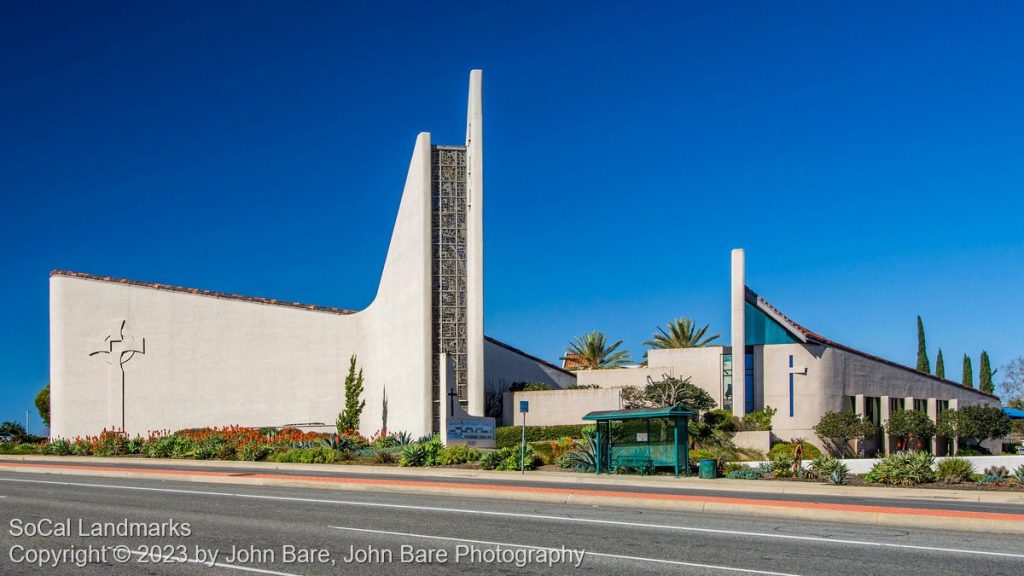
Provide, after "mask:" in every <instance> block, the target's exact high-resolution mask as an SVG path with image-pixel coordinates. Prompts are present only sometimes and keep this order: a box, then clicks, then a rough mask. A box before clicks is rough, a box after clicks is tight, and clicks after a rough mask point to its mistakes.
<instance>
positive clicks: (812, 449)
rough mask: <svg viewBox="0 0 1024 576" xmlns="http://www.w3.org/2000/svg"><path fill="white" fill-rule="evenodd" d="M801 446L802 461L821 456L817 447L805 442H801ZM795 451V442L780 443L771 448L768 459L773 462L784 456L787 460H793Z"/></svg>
mask: <svg viewBox="0 0 1024 576" xmlns="http://www.w3.org/2000/svg"><path fill="white" fill-rule="evenodd" d="M803 446H804V460H814V459H815V458H817V457H818V456H821V450H819V449H818V447H817V446H815V445H814V444H811V443H810V442H807V441H806V440H805V441H803ZM795 451H796V443H795V442H780V443H778V444H776V445H775V446H772V449H771V450H769V451H768V459H769V460H774V459H775V457H776V456H786V457H788V458H793V453H794V452H795Z"/></svg>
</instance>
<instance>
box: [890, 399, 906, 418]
mask: <svg viewBox="0 0 1024 576" xmlns="http://www.w3.org/2000/svg"><path fill="white" fill-rule="evenodd" d="M905 409H906V400H905V399H903V398H889V413H890V414H893V413H896V412H902V411H903V410H905Z"/></svg>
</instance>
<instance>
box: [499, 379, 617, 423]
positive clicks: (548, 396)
mask: <svg viewBox="0 0 1024 576" xmlns="http://www.w3.org/2000/svg"><path fill="white" fill-rule="evenodd" d="M520 400H528V401H529V402H530V411H529V412H528V413H527V414H526V424H527V425H529V426H551V425H555V424H585V423H587V422H586V421H585V420H583V416H584V415H585V414H587V413H589V412H594V411H597V410H618V409H619V408H621V406H620V404H619V389H618V388H583V389H575V390H544V391H539V392H514V393H513V392H506V393H505V395H504V404H505V409H504V412H503V420H502V422H503V424H502V425H503V426H510V425H513V424H515V425H517V426H518V425H521V424H522V423H523V419H522V414H521V413H520V412H519V401H520Z"/></svg>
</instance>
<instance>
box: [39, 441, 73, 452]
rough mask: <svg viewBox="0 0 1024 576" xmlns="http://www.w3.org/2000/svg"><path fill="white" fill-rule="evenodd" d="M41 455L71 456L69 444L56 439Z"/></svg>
mask: <svg viewBox="0 0 1024 576" xmlns="http://www.w3.org/2000/svg"><path fill="white" fill-rule="evenodd" d="M43 454H52V455H53V456H69V455H71V442H68V441H67V440H64V439H63V438H58V439H56V440H53V441H52V442H50V443H49V444H47V445H46V447H45V448H43Z"/></svg>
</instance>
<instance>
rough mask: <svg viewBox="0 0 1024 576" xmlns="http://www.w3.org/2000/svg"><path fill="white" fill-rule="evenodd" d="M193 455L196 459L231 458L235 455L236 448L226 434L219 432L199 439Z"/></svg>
mask: <svg viewBox="0 0 1024 576" xmlns="http://www.w3.org/2000/svg"><path fill="white" fill-rule="evenodd" d="M192 457H193V458H195V459H196V460H230V459H232V458H234V457H235V449H234V447H233V446H231V444H229V443H228V439H227V437H226V436H225V435H224V434H221V433H220V432H217V433H213V434H209V435H207V436H204V437H203V438H202V439H200V440H198V441H197V442H196V445H195V452H194V453H193V455H192Z"/></svg>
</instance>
